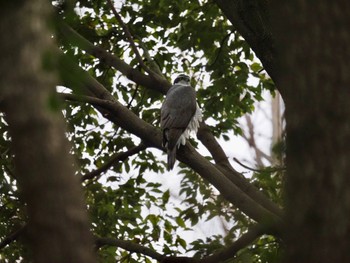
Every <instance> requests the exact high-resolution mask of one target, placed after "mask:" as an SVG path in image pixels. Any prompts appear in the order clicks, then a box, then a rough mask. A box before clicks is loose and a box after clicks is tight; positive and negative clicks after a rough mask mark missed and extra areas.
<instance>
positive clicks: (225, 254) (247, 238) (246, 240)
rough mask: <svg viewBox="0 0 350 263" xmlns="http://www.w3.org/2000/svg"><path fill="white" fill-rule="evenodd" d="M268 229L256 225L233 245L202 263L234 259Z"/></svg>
mask: <svg viewBox="0 0 350 263" xmlns="http://www.w3.org/2000/svg"><path fill="white" fill-rule="evenodd" d="M265 231H266V229H264V227H263V226H262V225H256V226H255V227H252V228H251V229H249V230H248V232H247V233H245V234H243V235H242V236H241V237H240V238H238V239H237V240H236V241H235V242H234V243H233V244H232V245H230V246H228V247H226V248H225V249H223V250H222V251H220V252H217V253H215V254H213V255H211V256H208V257H205V258H203V259H202V260H200V261H199V262H200V263H218V262H223V261H224V260H227V259H229V258H233V257H234V256H235V255H236V254H237V252H238V251H239V250H241V249H242V248H245V247H247V246H248V245H249V244H251V243H252V242H253V241H254V240H255V239H257V238H258V237H259V236H261V235H263V234H264V233H265Z"/></svg>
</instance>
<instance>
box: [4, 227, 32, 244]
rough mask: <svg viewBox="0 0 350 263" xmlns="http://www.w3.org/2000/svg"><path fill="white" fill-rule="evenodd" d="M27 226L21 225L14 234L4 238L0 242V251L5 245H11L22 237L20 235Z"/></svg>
mask: <svg viewBox="0 0 350 263" xmlns="http://www.w3.org/2000/svg"><path fill="white" fill-rule="evenodd" d="M26 228H27V225H23V226H21V227H20V228H18V229H17V230H15V231H14V232H12V233H11V234H10V235H8V236H7V237H5V238H4V239H3V240H2V241H1V242H0V249H3V248H4V247H6V246H7V245H9V244H11V243H12V242H13V241H15V240H17V238H18V237H19V236H20V235H22V233H23V232H24V231H25V230H26Z"/></svg>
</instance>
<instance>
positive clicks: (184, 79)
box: [174, 74, 190, 85]
mask: <svg viewBox="0 0 350 263" xmlns="http://www.w3.org/2000/svg"><path fill="white" fill-rule="evenodd" d="M175 84H182V85H190V77H189V76H187V75H185V74H180V75H179V76H177V77H176V79H175V80H174V85H175Z"/></svg>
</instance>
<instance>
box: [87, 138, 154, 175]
mask: <svg viewBox="0 0 350 263" xmlns="http://www.w3.org/2000/svg"><path fill="white" fill-rule="evenodd" d="M146 148H147V146H146V145H144V144H142V143H141V144H140V145H138V146H135V147H132V148H131V149H129V150H127V151H125V152H118V153H115V154H114V155H113V156H112V157H111V159H110V160H108V161H107V162H106V163H105V164H104V165H102V166H101V167H99V168H98V169H96V170H94V171H92V172H90V173H87V174H84V175H83V176H82V177H81V181H86V180H90V179H93V178H95V177H97V176H100V175H101V174H102V173H104V172H106V171H107V170H108V169H109V168H110V167H112V165H114V164H115V163H116V162H123V161H124V160H126V159H127V158H129V157H130V156H132V155H134V154H137V153H139V152H140V151H143V150H145V149H146Z"/></svg>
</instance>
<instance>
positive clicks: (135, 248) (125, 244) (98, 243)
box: [95, 237, 164, 261]
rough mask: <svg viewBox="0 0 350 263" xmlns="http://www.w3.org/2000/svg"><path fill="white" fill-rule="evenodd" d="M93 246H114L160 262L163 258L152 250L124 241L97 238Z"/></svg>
mask: <svg viewBox="0 0 350 263" xmlns="http://www.w3.org/2000/svg"><path fill="white" fill-rule="evenodd" d="M95 244H96V247H97V248H100V247H103V246H115V247H120V248H123V249H125V250H127V251H130V252H135V253H140V254H142V255H145V256H149V257H151V258H153V259H156V260H158V261H162V260H163V259H164V256H163V255H162V254H159V253H158V252H156V251H154V250H153V249H150V248H147V247H144V246H141V245H139V244H136V243H134V242H132V241H125V240H121V239H117V238H108V237H98V238H96V239H95Z"/></svg>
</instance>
